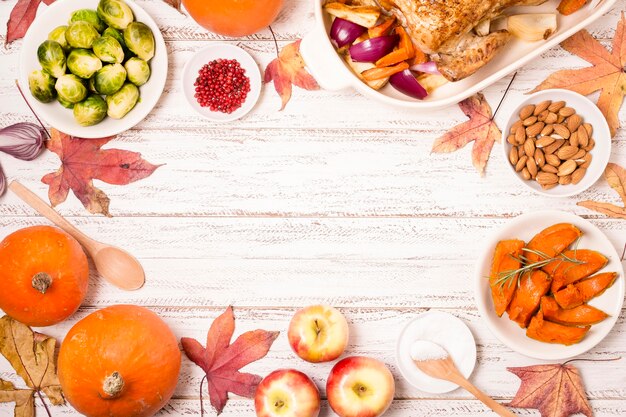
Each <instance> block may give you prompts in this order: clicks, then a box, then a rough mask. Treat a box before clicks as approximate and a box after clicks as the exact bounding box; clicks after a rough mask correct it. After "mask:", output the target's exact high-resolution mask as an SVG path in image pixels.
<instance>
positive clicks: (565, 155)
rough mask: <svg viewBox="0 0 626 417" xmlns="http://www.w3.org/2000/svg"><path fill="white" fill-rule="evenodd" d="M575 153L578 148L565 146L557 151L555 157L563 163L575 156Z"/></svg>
mask: <svg viewBox="0 0 626 417" xmlns="http://www.w3.org/2000/svg"><path fill="white" fill-rule="evenodd" d="M577 152H578V148H575V147H573V146H569V145H567V146H563V147H561V148H560V149H559V150H558V151H556V156H558V157H559V158H561V159H562V160H563V161H565V160H567V159H570V158H571V157H573V156H574V155H576V153H577Z"/></svg>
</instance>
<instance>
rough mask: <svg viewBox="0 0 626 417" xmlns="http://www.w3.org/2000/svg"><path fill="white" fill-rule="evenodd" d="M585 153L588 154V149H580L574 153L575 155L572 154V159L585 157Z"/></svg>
mask: <svg viewBox="0 0 626 417" xmlns="http://www.w3.org/2000/svg"><path fill="white" fill-rule="evenodd" d="M585 155H587V151H586V150H584V149H579V150H578V152H576V154H574V156H572V157H571V158H570V159H573V160H577V159H583V158H584V157H585Z"/></svg>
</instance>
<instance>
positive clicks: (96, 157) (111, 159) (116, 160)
mask: <svg viewBox="0 0 626 417" xmlns="http://www.w3.org/2000/svg"><path fill="white" fill-rule="evenodd" d="M51 136H52V137H51V138H50V140H49V141H48V143H47V144H46V147H47V148H48V150H50V151H52V152H54V153H56V154H57V155H59V158H60V159H61V167H60V168H59V169H58V171H56V172H53V173H50V174H46V175H45V176H44V177H43V178H42V179H41V181H42V182H43V183H44V184H47V185H48V186H49V188H48V198H49V199H50V203H51V204H52V206H53V207H54V206H56V205H57V204H60V203H62V202H64V201H65V200H66V199H67V195H68V193H69V191H70V190H72V191H73V192H74V195H75V196H76V197H77V198H78V199H79V200H80V202H81V203H83V206H85V208H86V209H87V210H88V211H89V212H90V213H101V214H104V215H105V216H110V213H109V202H110V200H109V197H108V196H107V195H106V194H105V193H104V192H103V191H102V190H100V189H98V188H96V187H94V185H93V180H94V179H99V180H101V181H104V182H106V183H109V184H115V185H125V184H129V183H131V182H134V181H137V180H140V179H142V178H146V177H148V176H150V175H152V173H153V172H154V170H156V169H157V168H158V167H159V166H160V165H152V164H151V163H149V162H148V161H146V160H145V159H143V158H141V154H139V153H137V152H130V151H124V150H121V149H100V148H101V147H102V146H104V145H105V144H106V143H107V142H109V141H110V140H111V139H113V137H108V138H101V139H83V138H75V137H72V136H69V135H66V134H65V133H61V132H59V131H58V130H55V129H52V132H51Z"/></svg>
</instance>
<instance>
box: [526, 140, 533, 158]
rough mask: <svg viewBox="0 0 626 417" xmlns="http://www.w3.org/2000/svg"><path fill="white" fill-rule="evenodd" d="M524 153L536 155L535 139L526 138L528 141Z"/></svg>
mask: <svg viewBox="0 0 626 417" xmlns="http://www.w3.org/2000/svg"><path fill="white" fill-rule="evenodd" d="M524 153H525V154H526V155H528V156H529V157H531V156H533V155H535V141H534V140H532V139H531V138H528V139H526V142H524Z"/></svg>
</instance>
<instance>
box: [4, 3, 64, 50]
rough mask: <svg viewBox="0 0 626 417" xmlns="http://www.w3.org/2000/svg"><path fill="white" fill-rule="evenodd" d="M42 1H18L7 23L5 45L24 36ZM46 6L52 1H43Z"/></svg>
mask: <svg viewBox="0 0 626 417" xmlns="http://www.w3.org/2000/svg"><path fill="white" fill-rule="evenodd" d="M41 2H42V0H18V1H17V3H16V4H15V6H13V10H11V15H10V16H9V20H8V21H7V37H6V39H5V44H7V43H10V42H13V41H14V40H16V39H21V38H23V37H24V35H26V31H28V28H29V27H30V25H31V23H33V20H35V16H36V15H37V9H38V8H39V4H41ZM43 2H44V3H45V4H47V5H50V4H52V3H54V0H43Z"/></svg>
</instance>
